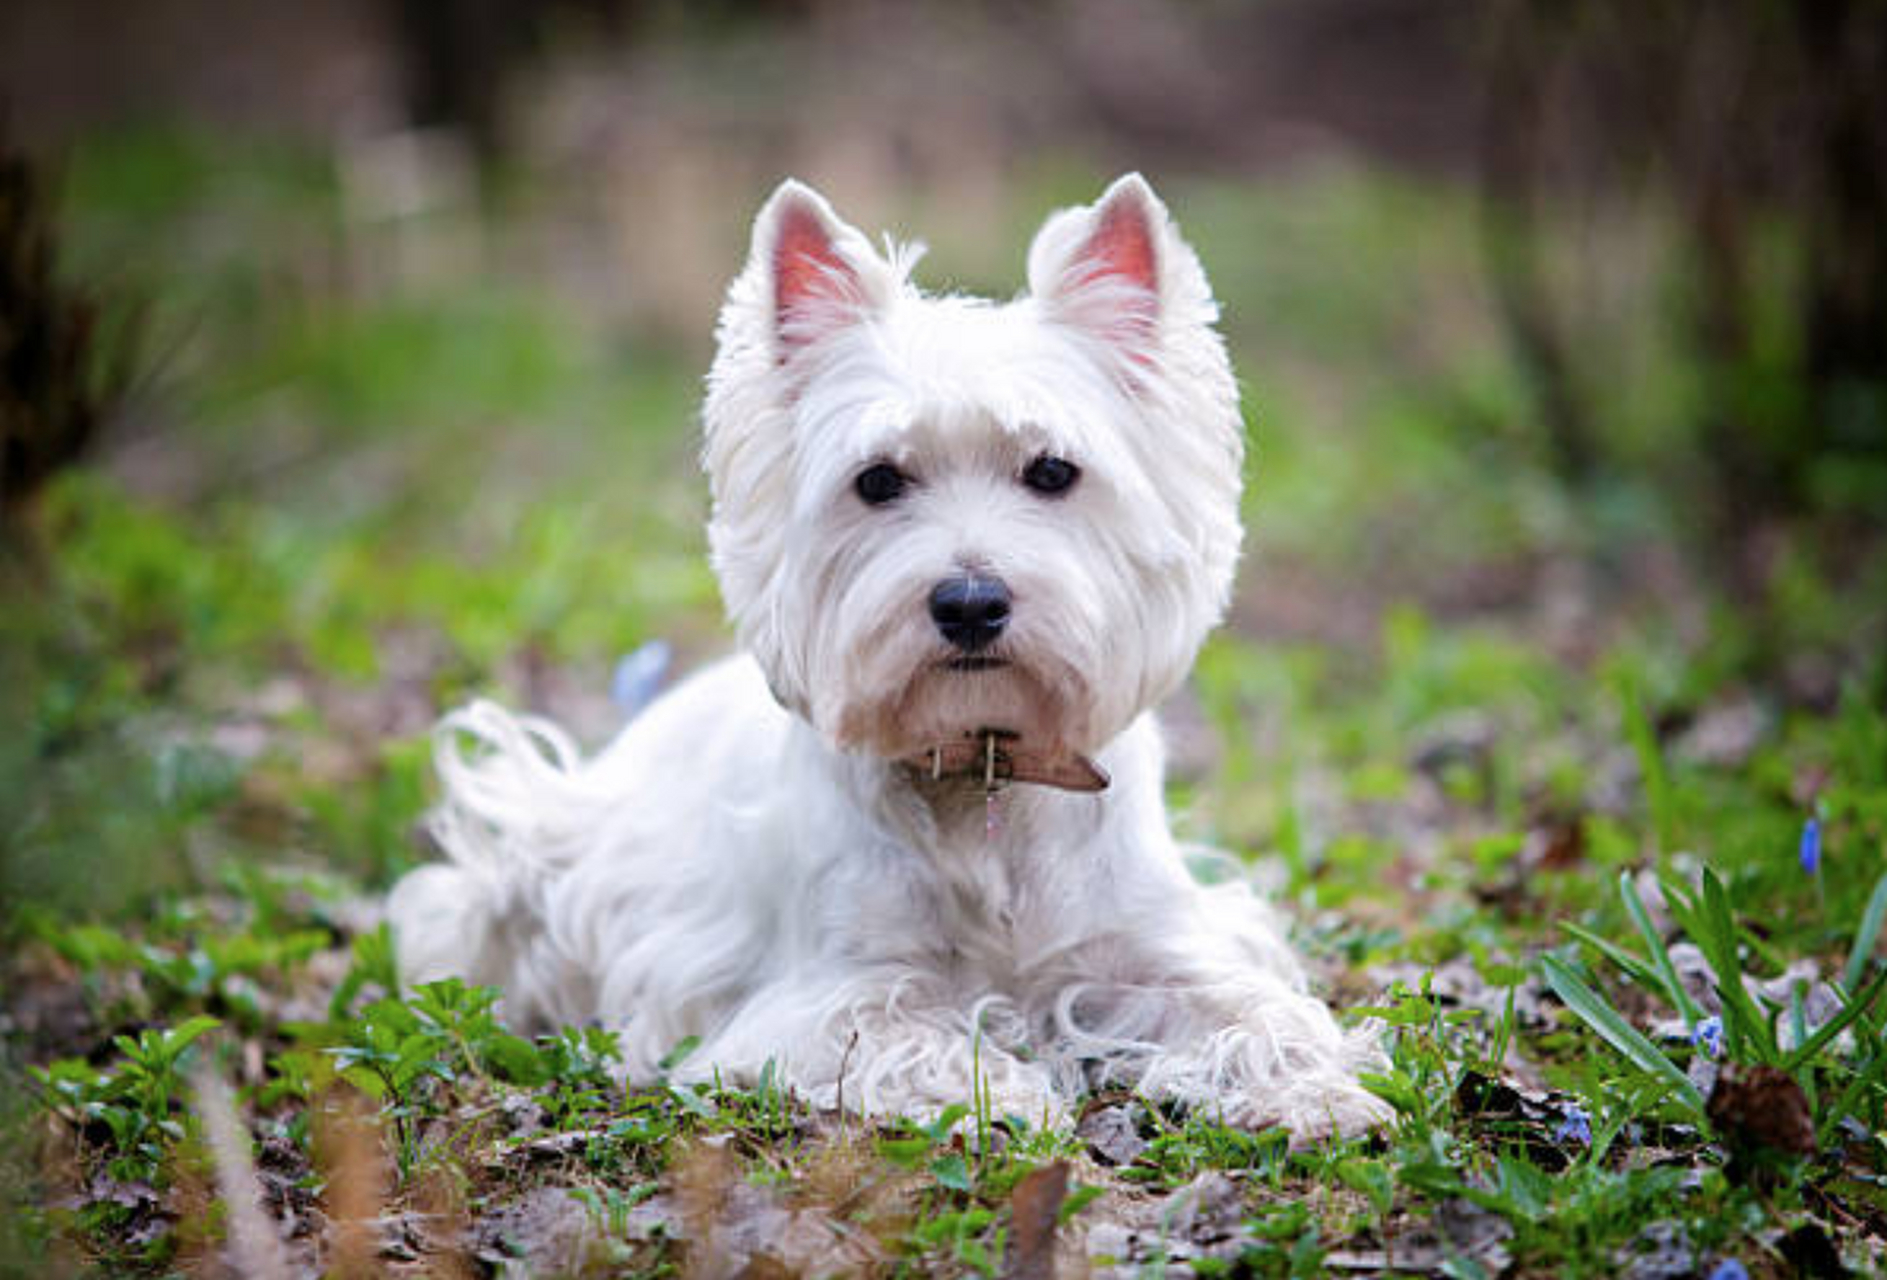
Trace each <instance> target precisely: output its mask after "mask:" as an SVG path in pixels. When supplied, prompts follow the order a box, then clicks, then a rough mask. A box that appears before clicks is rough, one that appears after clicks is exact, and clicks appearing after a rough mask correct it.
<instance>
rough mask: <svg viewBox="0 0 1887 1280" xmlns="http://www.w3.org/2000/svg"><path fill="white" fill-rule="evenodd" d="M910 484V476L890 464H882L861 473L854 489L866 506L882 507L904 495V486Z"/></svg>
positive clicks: (854, 484) (853, 482) (853, 486)
mask: <svg viewBox="0 0 1887 1280" xmlns="http://www.w3.org/2000/svg"><path fill="white" fill-rule="evenodd" d="M910 482H911V479H910V477H909V476H907V475H905V474H904V473H903V472H902V471H899V470H898V469H897V468H896V467H894V466H892V465H891V464H890V463H889V462H880V463H878V464H877V465H876V466H870V467H866V468H865V469H864V470H863V471H861V472H859V473H858V479H856V480H854V481H852V488H854V489H855V490H857V491H858V496H859V499H860V500H861V501H862V502H864V503H865V505H866V506H868V507H882V506H883V505H884V504H885V503H887V502H890V501H893V500H894V499H896V498H897V496H898V495H899V494H901V493H903V492H904V486H906V485H908V484H909V483H910Z"/></svg>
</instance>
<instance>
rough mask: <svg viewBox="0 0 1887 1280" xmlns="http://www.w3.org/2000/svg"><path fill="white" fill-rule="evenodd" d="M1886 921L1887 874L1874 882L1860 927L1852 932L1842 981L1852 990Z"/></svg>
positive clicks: (1865, 972) (1863, 972)
mask: <svg viewBox="0 0 1887 1280" xmlns="http://www.w3.org/2000/svg"><path fill="white" fill-rule="evenodd" d="M1883 921H1887V875H1882V876H1881V878H1880V879H1879V880H1876V881H1875V882H1874V893H1873V896H1872V897H1870V898H1869V899H1868V900H1867V910H1865V911H1863V912H1862V913H1861V927H1860V928H1859V929H1858V930H1856V931H1855V934H1854V949H1853V950H1852V951H1849V952H1848V967H1847V970H1846V971H1845V972H1844V973H1843V975H1842V981H1843V982H1844V983H1845V984H1846V985H1847V988H1848V990H1850V991H1852V990H1854V989H1855V988H1856V987H1858V986H1860V985H1861V979H1862V978H1863V977H1865V976H1866V974H1867V962H1868V961H1870V960H1872V959H1873V958H1874V944H1875V943H1876V942H1877V941H1879V940H1880V927H1881V923H1882V922H1883Z"/></svg>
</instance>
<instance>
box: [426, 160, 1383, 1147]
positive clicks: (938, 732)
mask: <svg viewBox="0 0 1887 1280" xmlns="http://www.w3.org/2000/svg"><path fill="white" fill-rule="evenodd" d="M914 261H915V254H914V253H910V252H905V251H898V250H895V249H894V250H891V251H889V252H887V254H885V255H884V256H880V254H878V253H877V252H875V251H874V250H873V248H872V246H871V245H870V244H869V243H868V242H867V241H866V240H865V238H864V237H863V236H862V235H860V234H859V233H858V232H857V231H856V230H854V229H853V228H851V227H849V226H847V225H845V224H844V223H843V222H841V221H840V220H839V219H838V218H837V217H836V216H835V215H834V214H833V212H832V210H831V209H830V208H829V207H828V206H827V204H826V202H825V201H824V200H823V199H821V198H820V197H819V196H818V195H816V194H815V193H813V192H812V191H810V190H809V189H807V188H805V187H803V186H801V185H799V184H797V183H793V182H788V183H786V184H785V185H784V186H782V187H781V188H780V190H779V191H778V192H777V193H775V195H774V197H773V198H772V199H771V200H770V201H769V202H768V204H767V205H766V207H765V209H763V210H762V211H761V214H760V216H759V219H758V221H757V223H756V225H755V228H754V243H753V253H752V257H751V259H750V261H749V263H748V265H747V267H746V269H745V271H743V272H742V274H741V275H740V277H739V278H738V279H737V280H736V281H735V282H734V285H733V287H732V289H731V290H730V292H729V295H728V300H727V305H726V307H725V309H724V311H723V312H722V317H721V325H720V330H719V341H720V347H719V354H718V355H717V357H716V359H715V363H714V369H713V373H712V375H711V378H710V383H709V392H708V398H707V407H706V414H705V417H706V426H707V442H706V450H705V465H706V468H707V471H708V475H709V477H710V480H711V483H712V487H713V493H714V514H713V518H712V521H711V523H710V526H709V537H710V542H711V544H712V548H713V558H714V567H715V570H716V572H717V574H718V576H719V578H720V581H721V585H722V589H723V593H724V595H725V598H726V601H727V605H728V609H729V612H730V613H731V615H732V617H733V619H734V622H735V624H736V626H737V628H738V632H739V636H740V641H741V645H742V648H743V649H744V650H745V653H744V655H743V656H740V657H736V658H733V659H729V660H727V661H725V662H723V663H721V664H719V665H716V666H714V667H711V668H709V669H708V670H706V671H704V672H702V673H700V674H699V675H697V676H695V677H694V678H693V679H691V680H689V681H687V682H686V683H684V684H682V685H681V686H680V687H678V688H676V689H675V690H674V691H673V692H671V693H669V694H668V695H667V696H665V697H663V698H661V699H659V700H658V701H657V702H656V703H655V704H654V705H653V706H651V707H650V708H649V709H648V710H647V711H646V712H645V713H644V714H643V715H642V716H640V717H639V718H638V719H636V720H635V721H634V722H632V723H631V724H630V725H629V726H628V728H627V729H625V730H624V732H623V733H622V734H621V736H620V737H619V738H618V739H617V740H616V741H615V742H614V743H613V744H612V745H611V746H610V747H609V748H608V749H607V750H606V751H604V752H603V753H602V754H601V755H599V756H598V757H596V758H595V759H593V760H588V761H585V760H583V759H581V758H580V756H579V753H578V752H577V750H576V748H575V747H574V746H573V745H572V744H571V742H570V741H569V740H568V739H567V738H566V737H565V736H564V734H563V733H562V732H561V731H559V730H558V729H557V728H556V727H555V726H553V725H550V724H547V723H544V722H542V721H538V720H531V719H523V718H517V717H514V716H512V715H510V714H508V713H506V712H504V711H502V710H500V709H499V708H497V707H495V706H493V705H491V704H489V703H477V704H474V705H473V706H470V707H467V708H465V709H463V710H461V711H459V712H457V713H455V714H453V715H452V716H450V717H448V718H447V719H446V720H445V722H444V723H443V724H442V726H441V728H440V732H439V741H438V748H439V749H438V762H439V770H440V776H441V780H442V782H443V784H444V790H445V798H444V802H443V803H442V805H441V806H440V808H439V809H438V811H437V812H436V813H435V815H434V818H433V824H434V825H433V829H434V832H435V834H436V836H437V838H438V841H439V843H440V845H441V846H442V847H443V848H444V850H445V851H446V853H447V855H448V857H449V860H448V861H445V862H442V863H439V864H436V865H432V866H428V867H425V868H422V869H420V870H418V871H416V872H414V873H413V874H412V875H410V876H408V877H407V878H406V879H405V880H403V881H402V882H401V883H400V884H399V885H398V887H397V888H396V889H395V891H394V894H393V898H392V901H391V904H390V914H391V917H392V920H393V924H394V928H395V930H396V936H397V940H398V947H399V957H400V968H401V973H402V975H403V977H404V978H405V980H407V981H412V982H417V981H425V980H429V979H432V978H437V977H442V976H446V975H459V976H463V977H466V978H468V979H472V980H475V981H480V982H489V983H494V984H497V985H499V986H501V987H503V988H504V990H505V993H506V995H505V1006H504V1007H505V1011H506V1013H507V1016H508V1017H510V1018H511V1019H512V1020H513V1021H514V1022H517V1023H519V1024H523V1025H532V1024H536V1025H543V1024H545V1023H549V1022H556V1021H575V1022H581V1021H587V1020H591V1019H600V1020H601V1021H602V1022H603V1023H604V1025H606V1026H609V1027H611V1028H612V1029H615V1030H616V1031H617V1032H618V1033H619V1036H620V1040H621V1044H622V1047H623V1051H624V1056H625V1061H626V1068H627V1072H628V1074H629V1075H630V1076H632V1077H638V1078H647V1077H649V1076H652V1075H654V1074H655V1073H656V1072H657V1070H658V1063H659V1062H660V1060H661V1059H662V1058H663V1056H664V1055H666V1054H668V1053H669V1052H670V1051H671V1050H672V1049H673V1048H674V1047H675V1046H676V1045H677V1043H679V1042H681V1041H682V1040H684V1039H685V1038H687V1037H690V1036H693V1037H698V1038H699V1041H700V1043H699V1046H698V1047H697V1048H696V1049H695V1050H694V1051H693V1053H692V1054H690V1055H689V1056H688V1057H687V1058H686V1059H685V1061H683V1062H682V1063H681V1064H680V1066H679V1067H678V1068H676V1069H675V1071H674V1072H673V1074H675V1075H677V1076H679V1077H681V1078H684V1079H686V1078H691V1077H702V1076H706V1075H709V1074H710V1073H712V1072H714V1071H719V1072H720V1073H721V1075H722V1077H723V1078H727V1079H731V1080H735V1081H744V1082H751V1081H753V1080H754V1079H756V1078H757V1077H758V1076H759V1074H760V1072H761V1071H762V1069H763V1067H764V1066H765V1064H767V1063H768V1062H772V1063H773V1064H774V1068H775V1071H776V1075H777V1078H778V1079H780V1080H782V1081H784V1082H785V1083H787V1084H789V1085H791V1086H792V1087H794V1088H796V1089H797V1090H799V1091H800V1092H801V1093H802V1094H804V1095H805V1096H806V1097H808V1098H809V1099H810V1100H812V1101H813V1102H814V1103H816V1104H818V1105H820V1106H825V1107H835V1106H844V1107H847V1108H850V1109H854V1110H859V1111H863V1112H868V1113H886V1112H920V1113H921V1112H934V1111H936V1110H938V1109H940V1108H942V1107H944V1106H947V1105H948V1104H950V1103H954V1102H965V1101H968V1100H969V1099H970V1098H971V1096H972V1091H973V1089H975V1088H977V1087H982V1088H986V1089H987V1091H988V1092H989V1094H990V1096H991V1097H992V1098H993V1100H994V1103H995V1107H996V1110H997V1111H998V1112H999V1113H1011V1114H1017V1115H1021V1116H1023V1117H1026V1118H1029V1119H1032V1120H1038V1121H1039V1120H1041V1119H1043V1118H1045V1117H1046V1118H1054V1117H1058V1116H1062V1115H1065V1114H1066V1112H1067V1110H1068V1107H1069V1104H1070V1103H1072V1102H1073V1101H1074V1100H1075V1098H1076V1097H1077V1096H1078V1095H1079V1094H1080V1093H1081V1092H1082V1091H1083V1090H1087V1089H1092V1088H1094V1087H1096V1086H1097V1085H1100V1084H1102V1083H1106V1082H1122V1083H1132V1084H1135V1085H1137V1087H1139V1088H1140V1089H1141V1090H1143V1091H1145V1092H1147V1093H1149V1094H1151V1095H1155V1096H1160V1097H1167V1098H1173V1099H1177V1100H1180V1101H1182V1102H1184V1103H1186V1104H1188V1105H1190V1106H1193V1107H1198V1108H1204V1109H1206V1110H1207V1111H1209V1112H1211V1113H1214V1114H1218V1115H1222V1116H1223V1117H1225V1118H1226V1119H1227V1120H1230V1121H1233V1122H1236V1123H1241V1124H1250V1125H1259V1124H1271V1123H1278V1124H1283V1125H1286V1126H1288V1127H1289V1128H1290V1129H1291V1130H1292V1131H1293V1132H1294V1133H1295V1134H1297V1135H1298V1136H1300V1137H1308V1136H1313V1135H1317V1134H1323V1133H1329V1132H1345V1133H1350V1132H1356V1131H1359V1130H1361V1129H1365V1128H1367V1127H1370V1126H1372V1125H1374V1124H1378V1123H1380V1122H1381V1121H1383V1120H1384V1119H1385V1118H1386V1117H1387V1115H1388V1109H1387V1108H1386V1107H1385V1105H1384V1104H1383V1103H1382V1102H1381V1101H1379V1100H1378V1099H1377V1098H1375V1097H1374V1096H1373V1095H1371V1094H1370V1093H1368V1092H1366V1091H1365V1090H1364V1089H1362V1088H1361V1087H1360V1086H1359V1085H1358V1084H1357V1083H1356V1079H1355V1074H1354V1073H1355V1071H1356V1069H1357V1068H1358V1067H1359V1066H1360V1065H1363V1064H1365V1063H1368V1062H1370V1061H1372V1060H1373V1059H1374V1054H1375V1050H1374V1048H1373V1046H1372V1044H1371V1042H1370V1039H1369V1037H1368V1036H1367V1035H1360V1034H1359V1035H1352V1036H1349V1037H1346V1036H1345V1035H1344V1034H1343V1033H1342V1032H1340V1031H1339V1029H1338V1027H1337V1025H1336V1023H1335V1021H1334V1020H1333V1019H1332V1017H1331V1015H1330V1012H1329V1010H1328V1009H1327V1008H1326V1007H1325V1006H1324V1005H1323V1004H1322V1003H1321V1002H1319V1001H1318V1000H1316V999H1315V998H1313V997H1312V996H1310V995H1309V994H1307V993H1306V991H1305V987H1304V980H1303V976H1302V973H1301V970H1300V969H1299V966H1298V964H1297V962H1296V960H1295V958H1294V957H1293V956H1292V954H1291V952H1290V950H1289V948H1288V947H1287V946H1286V944H1285V942H1284V940H1283V934H1282V932H1281V930H1280V928H1279V926H1278V923H1277V922H1276V921H1275V919H1274V918H1273V917H1272V916H1271V914H1270V913H1269V911H1268V910H1267V909H1266V908H1265V907H1264V906H1263V904H1261V903H1260V902H1259V901H1257V900H1256V899H1255V898H1254V897H1253V896H1252V895H1251V894H1250V892H1249V891H1248V890H1247V888H1246V887H1245V886H1244V885H1243V884H1242V883H1231V884H1225V885H1220V886H1218V887H1213V888H1207V887H1204V886H1202V885H1200V884H1199V883H1197V882H1196V881H1195V880H1194V878H1193V877H1192V876H1191V875H1190V874H1189V873H1188V871H1187V869H1186V864H1185V861H1184V859H1183V857H1182V853H1181V850H1180V849H1179V847H1178V846H1177V845H1176V844H1175V842H1174V840H1173V837H1172V835H1171V833H1170V832H1169V830H1168V827H1167V821H1166V814H1165V811H1164V808H1163V804H1162V796H1161V792H1162V748H1161V743H1160V738H1159V733H1158V730H1157V728H1156V726H1155V724H1154V723H1153V720H1152V718H1151V715H1150V713H1149V708H1151V707H1152V706H1154V705H1155V704H1157V703H1158V702H1159V701H1160V700H1161V699H1162V698H1163V697H1165V696H1166V695H1167V694H1168V693H1170V692H1171V691H1172V690H1173V689H1174V687H1175V686H1176V685H1177V684H1178V683H1179V682H1180V681H1181V680H1182V679H1183V678H1184V676H1185V674H1186V671H1187V670H1188V668H1189V667H1190V666H1191V663H1192V659H1193V656H1194V654H1195V652H1196V650H1197V648H1198V645H1199V643H1200V641H1201V640H1202V638H1203V637H1204V636H1205V634H1206V632H1207V631H1208V630H1209V629H1210V628H1211V626H1212V625H1213V624H1214V623H1215V622H1216V621H1217V620H1218V618H1219V616H1220V613H1221V612H1222V610H1223V609H1224V606H1225V603H1226V599H1227V596H1228V593H1229V591H1230V588H1231V582H1232V575H1233V569H1234V566H1235V564H1236V561H1237V557H1238V551H1239V543H1240V538H1241V531H1240V526H1239V520H1238V495H1239V488H1240V471H1241V465H1242V457H1243V448H1242V424H1241V421H1240V418H1239V413H1238V399H1237V392H1236V388H1235V386H1234V383H1233V378H1232V372H1231V368H1230V365H1229V363H1228V362H1227V360H1226V356H1225V351H1224V347H1223V345H1222V343H1221V342H1220V339H1219V336H1218V334H1217V332H1216V331H1215V329H1214V327H1213V326H1214V323H1215V321H1216V318H1217V308H1216V306H1215V304H1214V302H1213V300H1212V296H1211V293H1210V291H1209V289H1208V286H1207V284H1206V280H1205V276H1204V274H1203V272H1202V271H1201V270H1200V267H1199V263H1198V260H1197V258H1196V257H1195V256H1194V254H1193V252H1192V250H1191V249H1190V248H1189V247H1188V246H1187V245H1186V243H1185V242H1184V241H1183V240H1182V239H1181V238H1180V236H1179V234H1178V232H1177V230H1176V229H1175V228H1174V227H1173V225H1172V224H1171V222H1170V220H1169V219H1168V217H1167V214H1166V210H1165V208H1164V207H1163V206H1162V205H1161V204H1160V202H1159V200H1158V198H1157V197H1156V196H1155V195H1154V194H1153V192H1152V190H1151V189H1150V188H1149V187H1148V186H1147V185H1146V183H1144V182H1143V181H1142V180H1141V179H1140V178H1139V177H1138V176H1137V175H1130V176H1128V177H1125V178H1122V179H1120V180H1119V181H1118V182H1116V183H1115V184H1114V185H1113V186H1112V187H1110V188H1109V189H1108V191H1107V192H1106V193H1105V194H1104V195H1103V196H1102V198H1101V199H1100V201H1098V202H1097V203H1096V204H1095V205H1093V206H1090V207H1085V208H1078V209H1070V210H1064V211H1062V212H1060V213H1057V214H1055V215H1054V216H1053V217H1051V218H1050V219H1049V220H1048V222H1047V223H1046V224H1045V225H1044V226H1043V228H1042V230H1041V231H1040V232H1039V233H1038V235H1037V236H1036V239H1035V243H1034V245H1033V246H1032V247H1031V249H1030V252H1029V262H1028V277H1029V285H1030V292H1029V293H1028V294H1026V295H1025V296H1023V297H1021V298H1019V299H1017V300H1015V301H1013V302H1009V303H1007V304H1000V305H998V304H992V303H988V302H984V301H981V300H977V299H970V298H961V297H932V296H926V295H924V294H922V293H920V292H918V291H917V290H916V289H915V288H914V287H913V286H912V285H911V284H910V283H909V281H908V274H909V268H910V266H911V264H912V263H913V262H914ZM1044 459H1050V460H1060V461H1062V462H1066V463H1068V464H1072V469H1063V468H1060V467H1058V466H1056V465H1053V464H1050V465H1049V466H1048V469H1047V470H1046V471H1044V470H1043V466H1042V463H1043V460H1044ZM887 468H888V469H889V470H888V471H887V470H886V469H887ZM874 471H875V472H876V474H875V475H874V476H872V477H869V478H866V473H867V472H874ZM1070 476H1072V477H1073V478H1072V480H1069V477H1070ZM1061 481H1068V483H1065V484H1063V483H1060V482H1061ZM977 582H981V583H983V584H985V586H984V587H982V588H979V590H982V591H984V592H985V593H987V591H988V587H987V584H989V583H991V582H994V583H997V584H1000V596H1001V601H1000V607H998V608H994V609H993V610H991V611H986V612H987V614H988V616H984V615H983V614H981V613H979V614H977V615H976V616H975V617H974V618H973V619H972V622H971V623H970V624H967V625H966V624H964V623H963V622H962V621H961V620H960V619H956V618H955V616H954V615H952V616H951V618H950V619H949V620H948V621H949V623H950V624H949V625H947V619H946V616H945V614H944V613H943V612H940V606H938V605H937V604H936V603H935V602H934V601H933V599H932V596H933V592H935V591H937V590H939V589H940V584H945V583H972V584H973V583H977ZM979 598H980V597H979ZM998 615H1000V616H998ZM968 631H974V632H975V633H976V634H975V635H974V636H973V637H971V636H967V634H966V633H967V632H968ZM991 731H996V732H997V733H999V734H1000V735H1001V743H1002V749H1003V751H1004V752H1005V753H1007V752H1009V751H1011V750H1013V751H1014V752H1015V753H1017V755H1018V756H1020V755H1021V754H1022V753H1028V754H1030V755H1032V756H1033V757H1034V758H1036V759H1038V760H1046V761H1055V762H1064V763H1066V762H1076V764H1077V765H1078V768H1079V769H1080V770H1083V771H1085V770H1088V769H1089V768H1090V765H1092V766H1098V768H1099V769H1100V770H1101V771H1104V772H1105V774H1107V775H1108V776H1109V777H1111V783H1110V784H1109V785H1108V786H1106V788H1105V789H1103V790H1101V791H1099V792H1095V793H1089V792H1082V791H1074V790H1062V789H1058V788H1057V787H1053V786H1049V785H1042V784H1039V783H1031V782H1026V781H1017V782H1015V783H1013V784H1012V785H1010V786H1008V787H1006V788H1002V789H997V790H992V789H991V788H990V787H989V786H988V785H987V784H988V781H989V779H988V777H987V775H986V774H985V773H984V772H979V771H976V770H974V769H972V770H962V771H960V770H956V769H951V770H949V771H943V770H941V768H939V770H938V771H937V772H938V773H940V774H941V776H934V774H933V771H932V770H931V769H929V768H927V767H925V763H924V762H925V761H926V760H929V759H933V758H936V759H940V758H941V757H932V756H931V754H930V753H931V752H933V751H934V750H935V749H938V748H940V747H943V746H946V745H950V744H961V743H963V742H964V741H965V740H966V739H969V740H971V741H974V742H977V743H982V744H983V745H985V746H990V745H991V742H992V740H991V739H990V738H989V737H988V735H989V734H990V732H991ZM991 749H992V750H993V749H994V748H993V747H992V748H991ZM1004 759H1005V760H1006V759H1007V755H1006V754H1005V756H1004ZM1018 772H1019V773H1022V772H1023V770H1022V769H1021V767H1020V766H1018ZM1024 776H1026V774H1024Z"/></svg>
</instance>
